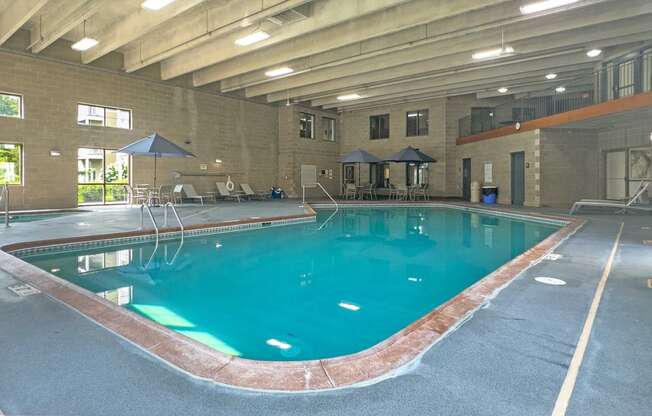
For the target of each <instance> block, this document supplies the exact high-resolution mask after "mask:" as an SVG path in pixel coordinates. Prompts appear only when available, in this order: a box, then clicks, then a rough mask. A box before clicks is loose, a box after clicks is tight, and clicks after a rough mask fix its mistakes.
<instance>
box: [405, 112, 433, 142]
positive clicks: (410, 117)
mask: <svg viewBox="0 0 652 416" xmlns="http://www.w3.org/2000/svg"><path fill="white" fill-rule="evenodd" d="M427 135H428V110H417V111H408V113H407V132H406V136H408V137H410V136H427Z"/></svg>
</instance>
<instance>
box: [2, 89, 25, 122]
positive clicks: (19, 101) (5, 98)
mask: <svg viewBox="0 0 652 416" xmlns="http://www.w3.org/2000/svg"><path fill="white" fill-rule="evenodd" d="M0 116H2V117H13V118H23V97H21V96H20V95H15V94H5V93H0Z"/></svg>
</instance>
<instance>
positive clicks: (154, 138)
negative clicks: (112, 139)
mask: <svg viewBox="0 0 652 416" xmlns="http://www.w3.org/2000/svg"><path fill="white" fill-rule="evenodd" d="M116 152H118V153H126V154H129V155H132V156H151V157H154V187H155V188H156V160H157V159H158V158H159V157H196V156H195V155H193V154H192V153H190V152H189V151H187V150H185V149H182V148H181V147H179V146H177V145H176V144H174V143H172V142H171V141H169V140H168V139H166V138H165V137H163V136H161V135H160V134H158V133H152V134H150V135H149V136H147V137H143V138H142V139H140V140H137V141H135V142H133V143H131V144H129V145H127V146H125V147H123V148H121V149H118V150H117V151H116Z"/></svg>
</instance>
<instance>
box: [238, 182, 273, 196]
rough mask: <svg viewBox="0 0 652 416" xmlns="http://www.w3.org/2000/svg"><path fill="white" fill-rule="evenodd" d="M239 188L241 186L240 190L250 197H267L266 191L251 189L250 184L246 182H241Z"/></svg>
mask: <svg viewBox="0 0 652 416" xmlns="http://www.w3.org/2000/svg"><path fill="white" fill-rule="evenodd" d="M240 188H242V192H244V195H245V196H246V197H247V198H250V199H267V197H268V196H269V194H268V193H263V192H254V190H253V189H251V186H249V184H248V183H241V184H240Z"/></svg>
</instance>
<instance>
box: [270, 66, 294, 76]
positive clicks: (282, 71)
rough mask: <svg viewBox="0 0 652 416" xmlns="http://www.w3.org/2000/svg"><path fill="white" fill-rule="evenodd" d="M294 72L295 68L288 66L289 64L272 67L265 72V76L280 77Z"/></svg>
mask: <svg viewBox="0 0 652 416" xmlns="http://www.w3.org/2000/svg"><path fill="white" fill-rule="evenodd" d="M293 72H294V69H292V68H290V67H287V66H282V67H280V68H276V69H271V70H269V71H267V72H265V76H266V77H270V78H273V77H280V76H281V75H287V74H291V73H293Z"/></svg>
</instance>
